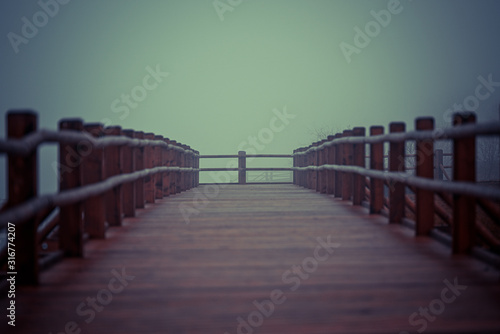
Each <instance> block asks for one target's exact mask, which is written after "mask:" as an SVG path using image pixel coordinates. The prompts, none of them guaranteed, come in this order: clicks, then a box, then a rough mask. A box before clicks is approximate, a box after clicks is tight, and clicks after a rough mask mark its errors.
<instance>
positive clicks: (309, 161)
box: [306, 144, 314, 189]
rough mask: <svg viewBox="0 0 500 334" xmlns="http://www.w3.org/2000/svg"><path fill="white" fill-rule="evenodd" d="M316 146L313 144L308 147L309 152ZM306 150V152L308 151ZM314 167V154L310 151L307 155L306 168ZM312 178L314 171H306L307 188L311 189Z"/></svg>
mask: <svg viewBox="0 0 500 334" xmlns="http://www.w3.org/2000/svg"><path fill="white" fill-rule="evenodd" d="M313 145H314V144H311V145H309V146H308V147H307V150H309V149H310V148H311V147H313ZM307 150H306V151H307ZM311 165H313V152H312V151H309V152H307V153H306V167H308V166H311ZM312 177H313V171H311V170H307V171H306V188H307V189H311V184H312Z"/></svg>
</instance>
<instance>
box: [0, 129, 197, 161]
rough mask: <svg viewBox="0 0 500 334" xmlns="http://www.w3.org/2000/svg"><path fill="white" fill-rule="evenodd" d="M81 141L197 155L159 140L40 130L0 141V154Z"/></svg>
mask: <svg viewBox="0 0 500 334" xmlns="http://www.w3.org/2000/svg"><path fill="white" fill-rule="evenodd" d="M82 141H85V142H88V143H89V144H91V145H92V146H94V147H95V148H102V147H107V146H124V145H127V146H129V147H145V146H161V147H165V148H167V149H171V150H176V151H179V152H182V153H186V154H193V155H198V154H197V153H196V152H195V151H193V150H189V149H183V148H182V147H179V146H176V145H172V144H167V143H165V142H164V141H161V140H148V139H132V138H127V137H123V136H107V137H102V138H94V137H92V135H90V134H86V133H81V132H78V131H73V130H60V131H54V130H45V129H40V130H39V131H37V132H35V133H33V134H30V135H28V136H26V137H24V138H23V139H9V140H3V139H2V140H0V153H8V154H16V155H21V156H26V155H28V154H30V153H31V152H32V151H33V150H35V149H36V148H37V147H38V146H39V145H40V144H43V143H59V144H61V143H66V144H78V143H81V142H82Z"/></svg>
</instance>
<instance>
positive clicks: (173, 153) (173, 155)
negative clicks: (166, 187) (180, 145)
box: [169, 140, 179, 195]
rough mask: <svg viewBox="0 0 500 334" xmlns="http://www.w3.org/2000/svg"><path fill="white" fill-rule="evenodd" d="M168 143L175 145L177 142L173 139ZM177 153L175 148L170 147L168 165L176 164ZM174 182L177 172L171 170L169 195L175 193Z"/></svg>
mask: <svg viewBox="0 0 500 334" xmlns="http://www.w3.org/2000/svg"><path fill="white" fill-rule="evenodd" d="M170 144H171V145H173V146H175V145H176V144H177V142H176V141H175V140H171V141H170ZM177 155H178V152H177V150H175V149H172V151H171V153H170V166H172V167H176V166H178V163H179V162H178V160H177ZM176 182H177V172H173V173H171V174H170V192H169V193H170V195H174V194H176V193H177V186H176Z"/></svg>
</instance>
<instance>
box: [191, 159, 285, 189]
mask: <svg viewBox="0 0 500 334" xmlns="http://www.w3.org/2000/svg"><path fill="white" fill-rule="evenodd" d="M199 158H200V159H231V158H237V159H238V167H225V168H222V167H205V168H200V170H199V171H200V172H222V171H224V172H238V183H237V184H246V183H247V172H250V171H254V172H255V171H292V168H291V167H247V160H246V159H247V158H288V159H291V158H293V155H291V154H247V153H246V151H239V152H238V154H237V155H236V154H212V155H200V156H199ZM252 183H255V182H252ZM266 183H277V182H266ZM279 183H290V182H279Z"/></svg>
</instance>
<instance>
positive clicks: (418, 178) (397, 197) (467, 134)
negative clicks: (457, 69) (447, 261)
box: [292, 112, 500, 254]
mask: <svg viewBox="0 0 500 334" xmlns="http://www.w3.org/2000/svg"><path fill="white" fill-rule="evenodd" d="M475 121H476V116H475V114H474V113H471V112H463V113H457V114H455V115H454V127H453V128H446V129H434V119H433V118H430V117H428V118H417V119H416V120H415V124H416V130H415V131H411V132H405V124H404V123H395V122H393V123H391V124H390V126H389V128H390V133H389V134H384V133H383V132H384V131H383V130H384V129H383V127H381V126H372V127H371V128H370V135H369V136H365V128H359V127H358V128H353V129H352V130H345V131H343V133H337V134H336V135H335V136H329V137H328V138H327V139H324V140H322V141H319V142H316V143H313V144H312V145H310V146H308V147H302V148H298V149H296V150H294V152H293V157H294V158H293V161H294V164H293V168H292V169H293V170H294V184H297V185H299V186H303V187H306V188H310V189H314V190H316V191H318V192H321V193H327V194H333V195H334V196H335V197H340V198H342V199H343V200H352V202H353V204H354V205H360V204H361V202H362V201H363V199H364V196H365V189H364V180H363V179H364V178H365V177H368V178H369V188H370V196H369V209H370V213H380V212H381V210H382V208H383V205H384V199H385V196H384V183H385V184H386V185H387V186H388V188H389V200H388V201H387V203H386V204H387V205H388V208H389V212H388V216H389V217H388V218H389V222H390V223H401V222H402V220H403V218H404V211H405V210H404V209H405V201H406V199H407V196H406V194H405V188H406V187H409V188H414V189H413V191H414V193H415V195H416V205H415V208H414V211H415V216H416V224H415V228H416V235H430V233H431V230H432V229H433V228H434V225H433V224H434V223H433V222H434V212H435V210H434V208H435V204H434V193H437V194H439V195H441V196H443V193H445V194H454V196H453V199H451V196H449V197H450V200H449V201H451V202H452V203H453V215H452V217H453V218H452V225H453V236H452V239H453V243H452V244H453V246H452V250H453V253H457V254H458V253H468V252H470V251H471V249H472V247H473V246H474V245H475V241H474V235H475V233H474V232H473V231H474V230H475V228H476V227H475V213H474V212H475V206H476V202H477V203H481V204H483V206H485V205H484V203H490V202H486V201H487V199H490V200H499V199H500V188H498V187H491V186H484V185H479V184H477V183H476V182H475V177H476V176H475V154H476V153H475V137H476V136H499V135H500V122H489V123H486V124H476V123H475ZM447 139H451V140H453V166H452V167H453V180H450V181H446V182H445V181H441V180H434V177H435V176H434V171H435V170H436V176H437V177H438V178H441V175H442V174H443V173H444V174H446V177H447V178H448V179H450V177H449V176H448V175H447V173H446V172H445V171H444V167H443V163H442V157H443V156H444V155H445V154H443V152H442V151H440V152H439V154H438V155H436V159H437V160H438V161H436V163H437V169H436V168H435V166H434V145H433V143H434V142H435V141H437V140H447ZM408 140H415V141H416V152H415V154H414V155H415V157H416V168H415V169H416V175H415V176H413V175H411V174H409V173H407V172H406V171H407V168H406V166H405V158H406V157H407V156H408V155H407V154H406V147H405V142H406V141H408ZM386 142H388V143H389V144H390V145H389V146H390V147H389V154H388V159H389V161H388V166H389V168H388V169H389V170H388V171H384V161H383V159H384V146H383V144H384V143H386ZM366 144H369V151H370V154H369V167H367V166H366V162H365V156H366V155H365V145H366ZM436 152H437V151H436ZM490 207H492V206H491V205H490V206H488V208H490ZM438 211H439V210H438ZM496 211H498V210H494V209H490V210H487V212H486V213H487V214H488V215H489V216H490V217H492V219H493V220H495V219H498V217H497V213H496ZM444 214H445V212H443V211H442V210H441V211H440V212H438V216H444ZM479 225H480V224H479ZM479 225H478V227H477V229H478V232H479V233H480V234H481V235H482V236H484V235H485V233H484V226H483V225H480V226H479ZM487 239H488V240H489V241H491V239H492V238H491V236H490V235H487ZM494 245H495V246H497V245H498V241H497V242H495V243H494Z"/></svg>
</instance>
